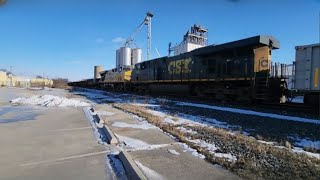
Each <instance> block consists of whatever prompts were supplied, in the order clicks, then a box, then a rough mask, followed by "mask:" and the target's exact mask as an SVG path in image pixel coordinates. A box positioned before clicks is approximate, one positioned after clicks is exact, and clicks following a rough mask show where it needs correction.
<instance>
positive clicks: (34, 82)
mask: <svg viewBox="0 0 320 180" xmlns="http://www.w3.org/2000/svg"><path fill="white" fill-rule="evenodd" d="M52 85H53V81H52V80H51V79H48V78H33V79H31V78H25V77H21V76H12V75H7V73H6V72H3V71H0V87H2V86H14V87H30V86H32V87H43V86H52Z"/></svg>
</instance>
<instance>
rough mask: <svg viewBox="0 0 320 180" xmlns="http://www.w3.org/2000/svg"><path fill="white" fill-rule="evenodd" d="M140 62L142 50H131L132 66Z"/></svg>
mask: <svg viewBox="0 0 320 180" xmlns="http://www.w3.org/2000/svg"><path fill="white" fill-rule="evenodd" d="M141 61H142V50H141V49H140V48H136V49H132V65H133V66H134V65H135V64H137V63H140V62H141Z"/></svg>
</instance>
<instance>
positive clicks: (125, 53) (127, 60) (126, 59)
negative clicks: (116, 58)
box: [120, 47, 131, 66]
mask: <svg viewBox="0 0 320 180" xmlns="http://www.w3.org/2000/svg"><path fill="white" fill-rule="evenodd" d="M120 66H131V48H129V47H121V48H120Z"/></svg>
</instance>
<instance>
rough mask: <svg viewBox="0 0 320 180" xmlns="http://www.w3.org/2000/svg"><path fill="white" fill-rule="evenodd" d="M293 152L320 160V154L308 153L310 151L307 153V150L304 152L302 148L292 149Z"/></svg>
mask: <svg viewBox="0 0 320 180" xmlns="http://www.w3.org/2000/svg"><path fill="white" fill-rule="evenodd" d="M292 151H293V152H295V153H303V154H306V155H307V156H309V157H314V158H317V159H320V154H318V153H312V152H308V151H305V150H303V149H302V148H299V147H294V148H293V149H292Z"/></svg>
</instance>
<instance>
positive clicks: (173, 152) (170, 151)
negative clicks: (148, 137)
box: [168, 149, 180, 156]
mask: <svg viewBox="0 0 320 180" xmlns="http://www.w3.org/2000/svg"><path fill="white" fill-rule="evenodd" d="M168 152H169V153H170V154H173V155H176V156H179V155H180V153H178V152H177V151H176V150H174V149H168Z"/></svg>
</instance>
